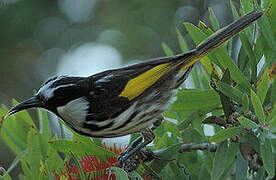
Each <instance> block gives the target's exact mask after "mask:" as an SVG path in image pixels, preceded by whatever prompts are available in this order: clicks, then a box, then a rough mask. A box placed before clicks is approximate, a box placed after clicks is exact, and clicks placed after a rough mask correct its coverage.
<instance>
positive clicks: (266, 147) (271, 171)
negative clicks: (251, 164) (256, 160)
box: [260, 138, 275, 178]
mask: <svg viewBox="0 0 276 180" xmlns="http://www.w3.org/2000/svg"><path fill="white" fill-rule="evenodd" d="M260 150H261V157H262V160H263V163H264V168H265V170H266V171H267V173H268V175H269V177H270V178H273V177H274V175H275V165H274V157H273V153H272V146H271V144H270V141H269V139H267V138H263V141H262V142H261V144H260Z"/></svg>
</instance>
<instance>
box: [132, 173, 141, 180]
mask: <svg viewBox="0 0 276 180" xmlns="http://www.w3.org/2000/svg"><path fill="white" fill-rule="evenodd" d="M129 177H130V179H136V180H143V178H142V177H141V176H140V174H138V172H136V171H131V172H130V173H129Z"/></svg>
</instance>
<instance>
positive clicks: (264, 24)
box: [257, 15, 276, 64]
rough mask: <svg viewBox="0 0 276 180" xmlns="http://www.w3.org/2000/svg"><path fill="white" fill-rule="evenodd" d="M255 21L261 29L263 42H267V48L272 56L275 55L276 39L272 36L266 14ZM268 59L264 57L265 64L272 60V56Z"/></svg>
mask: <svg viewBox="0 0 276 180" xmlns="http://www.w3.org/2000/svg"><path fill="white" fill-rule="evenodd" d="M257 23H258V25H259V26H260V30H261V31H262V36H263V37H264V39H265V42H266V43H267V44H268V46H269V48H270V49H271V52H272V53H273V55H272V57H275V53H276V39H275V37H274V34H273V31H272V28H271V26H270V23H269V21H268V18H267V16H266V15H264V16H263V17H262V18H260V19H259V20H258V22H257ZM269 59H270V60H269ZM269 59H266V61H267V64H270V61H272V60H274V58H269Z"/></svg>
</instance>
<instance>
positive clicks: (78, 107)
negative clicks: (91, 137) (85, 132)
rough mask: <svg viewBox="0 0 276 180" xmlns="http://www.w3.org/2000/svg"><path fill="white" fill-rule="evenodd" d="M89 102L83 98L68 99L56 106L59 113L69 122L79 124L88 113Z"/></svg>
mask: <svg viewBox="0 0 276 180" xmlns="http://www.w3.org/2000/svg"><path fill="white" fill-rule="evenodd" d="M88 108H89V102H88V101H86V100H85V99H84V98H78V99H75V100H72V101H70V102H69V103H67V104H66V105H64V106H60V107H57V111H58V113H59V115H60V116H61V117H62V118H63V119H64V121H66V122H68V123H69V124H78V125H81V124H82V123H83V122H84V121H85V118H86V115H87V113H88Z"/></svg>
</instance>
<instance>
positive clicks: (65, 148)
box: [49, 140, 116, 160]
mask: <svg viewBox="0 0 276 180" xmlns="http://www.w3.org/2000/svg"><path fill="white" fill-rule="evenodd" d="M49 144H50V145H51V146H52V147H53V148H54V149H56V150H57V151H60V152H64V153H71V152H72V153H74V154H78V155H93V156H97V157H98V158H100V159H102V160H106V157H115V156H116V155H115V154H114V153H113V152H111V151H108V150H106V149H104V148H102V147H100V146H97V145H96V144H94V143H93V142H92V141H91V142H89V143H83V142H80V141H69V140H55V141H49Z"/></svg>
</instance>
